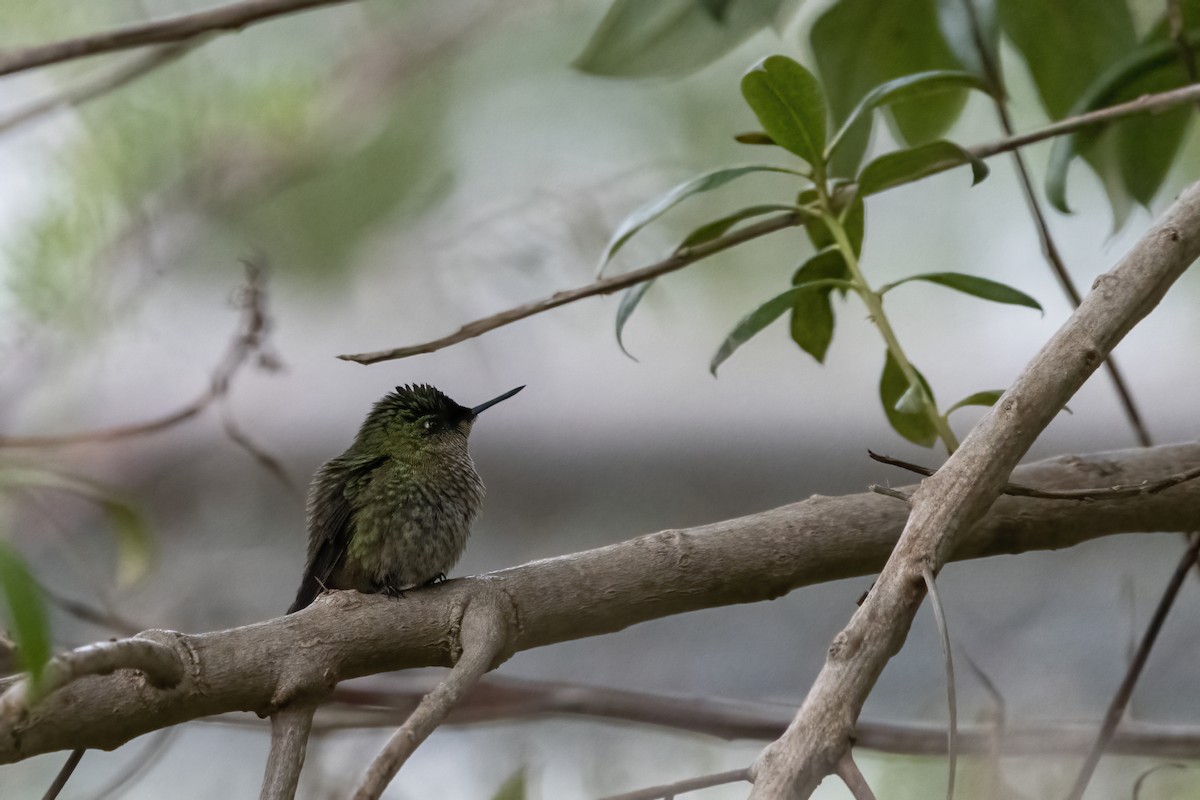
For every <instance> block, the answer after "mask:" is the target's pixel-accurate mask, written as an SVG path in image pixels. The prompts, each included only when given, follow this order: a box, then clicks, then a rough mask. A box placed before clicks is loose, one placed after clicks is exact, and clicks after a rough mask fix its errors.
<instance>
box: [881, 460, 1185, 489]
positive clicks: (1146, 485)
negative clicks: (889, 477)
mask: <svg viewBox="0 0 1200 800" xmlns="http://www.w3.org/2000/svg"><path fill="white" fill-rule="evenodd" d="M867 454H868V455H869V456H871V458H873V459H875V460H876V461H878V462H879V463H881V464H888V465H890V466H893V467H900V468H902V469H906V470H908V471H909V472H915V473H917V474H918V475H924V476H926V477H929V476H930V475H932V474H934V473H935V472H936V471H937V470H934V469H930V468H929V467H923V466H921V465H920V464H914V463H912V462H911V461H903V460H901V459H899V458H893V457H892V456H887V455H883V454H882V453H876V452H874V451H872V450H868V451H867ZM1196 478H1200V467H1193V468H1192V469H1186V470H1184V471H1182V472H1177V473H1175V474H1174V475H1168V476H1167V477H1165V478H1159V479H1158V480H1155V481H1145V482H1143V483H1138V484H1134V485H1131V486H1110V487H1108V488H1106V489H1067V490H1064V491H1049V490H1046V489H1035V488H1033V487H1031V486H1022V485H1021V484H1019V483H1006V484H1004V488H1003V489H1002V490H1001V492H1002V493H1003V494H1007V495H1012V496H1014V497H1032V498H1036V499H1038V500H1112V499H1116V498H1122V497H1140V496H1142V495H1147V494H1157V493H1159V492H1162V491H1166V490H1167V489H1170V488H1171V487H1173V486H1178V485H1179V484H1181V483H1187V482H1188V481H1192V480H1195V479H1196ZM871 491H875V492H879V494H886V495H889V496H895V493H893V492H891V491H880V489H879V488H877V487H874V486H872V487H871ZM901 499H908V498H901Z"/></svg>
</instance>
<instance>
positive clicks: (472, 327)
mask: <svg viewBox="0 0 1200 800" xmlns="http://www.w3.org/2000/svg"><path fill="white" fill-rule="evenodd" d="M1196 100H1200V83H1197V84H1192V85H1190V86H1185V87H1183V88H1181V89H1174V90H1172V91H1169V92H1161V93H1159V94H1152V95H1145V96H1143V97H1139V98H1138V99H1137V100H1133V101H1131V102H1128V103H1120V104H1118V105H1115V106H1110V107H1109V108H1102V109H1099V110H1097V111H1091V112H1089V113H1087V114H1080V115H1079V116H1077V117H1071V118H1069V119H1064V120H1061V121H1059V122H1056V123H1054V124H1052V125H1047V126H1045V127H1043V128H1039V129H1037V130H1034V131H1030V132H1029V133H1025V134H1021V135H1019V136H1011V137H1008V138H1005V139H1001V140H999V141H996V142H992V143H990V144H982V145H976V146H975V147H972V148H969V150H970V152H971V153H972V154H973V155H975V156H977V157H979V158H990V157H991V156H994V155H998V154H1000V153H1007V152H1010V151H1015V150H1017V149H1018V148H1021V147H1025V146H1027V145H1030V144H1034V143H1036V142H1040V141H1043V140H1045V139H1052V138H1054V137H1056V136H1062V135H1065V134H1068V133H1074V132H1075V131H1077V130H1081V129H1083V128H1087V127H1091V126H1094V125H1103V124H1105V123H1108V122H1113V121H1115V120H1118V119H1122V118H1124V117H1128V116H1132V115H1134V114H1145V113H1151V112H1155V111H1162V110H1165V109H1168V108H1174V107H1175V106H1178V105H1182V104H1184V103H1190V102H1192V101H1196ZM960 165H961V162H960V161H954V162H947V163H946V164H945V165H944V166H941V167H939V168H937V169H934V170H932V171H930V172H927V173H924V175H931V174H934V173H935V172H942V171H945V170H948V169H952V168H953V167H956V166H960ZM924 175H923V176H924ZM896 185H897V186H901V185H903V184H896ZM891 188H895V187H891ZM852 189H853V187H846V189H845V190H846V191H852ZM802 221H803V220H802V218H801V217H800V216H799V212H795V213H792V214H783V215H781V216H778V217H771V218H770V219H767V220H764V221H763V222H759V223H757V224H756V225H748V226H746V227H745V228H742V229H741V230H738V231H734V232H733V233H729V234H726V235H725V236H721V237H718V238H716V239H713V240H711V241H709V242H706V243H704V244H703V245H699V246H697V247H685V248H680V249H679V250H677V251H676V252H675V253H674V254H672V255H671V256H670V257H669V258H666V259H664V260H662V261H659V262H658V263H656V264H651V265H650V266H648V267H642V268H641V269H636V270H633V271H631V272H626V273H624V274H622V275H616V276H613V277H611V278H605V279H603V280H599V281H595V282H594V283H589V284H587V285H585V286H580V287H578V288H576V289H567V290H564V291H561V292H557V293H555V294H553V295H550V296H549V297H545V298H543V299H541V300H535V301H533V302H531V303H526V304H524V305H521V306H517V307H515V308H510V309H508V310H507V311H501V312H500V313H498V314H493V315H491V316H489V317H483V318H481V319H477V320H475V321H474V322H469V323H467V324H466V325H463V326H462V327H461V328H459V329H458V330H457V331H455V332H454V333H451V334H448V335H446V336H443V337H441V338H439V339H432V340H430V341H428V342H422V343H421V344H415V345H410V346H408V347H395V348H391V349H388V350H376V351H373V352H367V353H353V354H347V355H340V356H338V358H340V359H342V360H343V361H355V362H357V363H359V364H375V363H378V362H380V361H390V360H393V359H397V358H408V357H409V356H415V355H420V354H422V353H433V352H435V351H437V350H441V349H442V348H445V347H449V346H450V345H454V344H458V343H459V342H465V341H466V340H468V339H474V338H475V337H476V336H482V335H483V334H485V333H488V332H489V331H494V330H496V329H497V328H503V327H504V326H505V325H511V324H512V323H514V322H519V321H520V320H523V319H526V318H527V317H532V316H534V315H535V314H541V313H542V312H545V311H550V310H551V309H554V308H558V307H559V306H564V305H567V304H568V303H574V302H575V301H577V300H583V299H586V298H588V297H596V296H597V295H604V294H611V293H613V292H616V291H619V290H621V289H626V288H628V287H630V286H634V285H636V284H639V283H642V282H644V281H648V280H650V279H652V278H657V277H659V276H660V275H666V274H667V273H669V272H674V271H676V270H679V269H682V268H683V267H686V266H688V265H689V264H692V263H694V262H696V261H700V260H701V259H704V258H708V257H709V256H711V255H714V254H716V253H719V252H721V251H723V250H728V249H729V248H731V247H734V246H736V245H739V244H743V243H745V242H748V241H751V240H752V239H757V238H759V237H761V236H766V235H767V234H771V233H775V232H776V231H781V230H784V229H786V228H791V227H795V226H796V225H799V224H801V222H802Z"/></svg>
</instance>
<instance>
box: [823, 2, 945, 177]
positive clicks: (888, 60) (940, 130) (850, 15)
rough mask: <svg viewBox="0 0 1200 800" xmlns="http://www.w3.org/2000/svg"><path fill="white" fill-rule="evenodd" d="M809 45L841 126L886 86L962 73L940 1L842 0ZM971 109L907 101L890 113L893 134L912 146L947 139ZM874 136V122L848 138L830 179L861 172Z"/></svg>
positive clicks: (863, 123)
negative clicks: (923, 75) (931, 74)
mask: <svg viewBox="0 0 1200 800" xmlns="http://www.w3.org/2000/svg"><path fill="white" fill-rule="evenodd" d="M809 42H810V45H811V47H812V52H813V56H814V58H815V63H816V67H817V73H818V74H819V75H820V77H821V85H822V86H824V87H825V92H826V95H827V96H828V98H829V103H830V106H831V110H832V112H833V119H834V122H835V124H837V125H839V126H840V125H842V124H843V123H844V122H845V120H846V119H847V118H848V117H849V116H850V114H851V112H852V111H853V110H854V108H855V106H856V105H857V104H858V102H859V100H860V99H861V98H862V97H863V96H864V95H866V94H867V93H868V92H869V91H871V90H872V89H874V88H875V87H876V86H879V85H880V84H882V83H885V82H887V81H890V80H893V79H895V78H900V77H903V76H905V75H912V74H914V73H918V72H927V71H929V70H961V69H962V64H960V63H959V62H958V60H957V59H956V58H955V57H954V54H953V53H952V52H951V51H950V47H949V46H948V45H947V44H946V40H945V39H944V38H943V37H942V33H941V30H939V28H938V24H937V10H936V7H935V0H888V2H885V3H881V2H878V0H840V1H839V2H836V3H834V4H833V5H831V6H830V7H829V9H828V10H826V11H825V12H824V13H823V14H822V15H821V16H820V17H819V18H818V19H817V20H816V22H814V23H813V25H812V30H811V33H810V34H809ZM965 103H966V93H965V92H963V91H961V90H960V91H947V92H942V93H939V94H936V95H931V96H927V97H922V98H920V99H919V100H916V101H914V100H911V99H909V100H901V101H899V102H896V103H895V104H893V105H891V106H890V107H889V108H888V116H889V118H890V119H891V121H892V123H893V125H892V128H893V130H894V131H895V133H896V134H897V136H898V138H899V139H900V140H901V141H902V142H904V143H905V144H907V145H910V146H911V145H916V144H924V143H925V142H928V141H931V140H933V139H937V138H938V137H940V136H943V135H945V133H946V131H947V130H949V128H950V126H951V125H952V124H953V123H954V121H955V120H956V119H958V116H959V114H960V113H961V112H962V108H963V105H964V104H965ZM870 135H871V119H870V118H869V117H862V118H861V119H860V122H858V123H857V124H856V125H854V126H853V127H852V128H851V130H849V131H848V132H847V133H846V134H844V135H843V137H842V139H843V141H842V142H841V143H840V145H839V147H838V152H837V153H836V155H835V157H834V158H833V160H832V161H831V162H830V173H831V174H833V175H837V176H840V177H848V176H851V175H854V174H855V173H856V172H858V165H859V163H861V161H862V156H863V153H864V152H865V151H866V148H867V144H868V141H869V139H870Z"/></svg>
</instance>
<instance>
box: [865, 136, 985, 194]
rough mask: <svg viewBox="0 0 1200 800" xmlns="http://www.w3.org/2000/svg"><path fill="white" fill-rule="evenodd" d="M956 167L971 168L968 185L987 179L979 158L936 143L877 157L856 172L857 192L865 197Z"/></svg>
mask: <svg viewBox="0 0 1200 800" xmlns="http://www.w3.org/2000/svg"><path fill="white" fill-rule="evenodd" d="M960 164H970V165H971V185H972V186H973V185H975V184H977V183H979V182H980V181H981V180H983V179H984V178H986V177H987V176H988V166H987V164H985V163H983V161H982V160H981V159H980V158H978V157H977V156H974V155H972V154H971V153H970V152H969V151H967V150H965V149H963V148H962V147H960V146H959V145H957V144H955V143H954V142H948V141H945V140H940V141H936V142H930V143H929V144H923V145H920V146H918V147H913V148H911V149H909V150H897V151H895V152H892V153H885V154H884V155H881V156H880V157H879V158H877V159H875V160H874V161H872V162H871V163H870V164H867V165H866V166H865V167H863V170H862V172H861V173H859V176H858V192H859V194H860V195H862V196H863V197H866V196H867V195H872V194H876V193H878V192H882V191H883V190H884V189H891V188H892V187H894V186H901V185H903V184H905V183H912V182H913V181H917V180H920V179H921V178H924V177H926V176H929V175H934V174H936V173H939V172H944V171H946V169H948V168H950V167H954V166H958V165H960Z"/></svg>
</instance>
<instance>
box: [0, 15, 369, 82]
mask: <svg viewBox="0 0 1200 800" xmlns="http://www.w3.org/2000/svg"><path fill="white" fill-rule="evenodd" d="M348 2H352V0H241V2H238V3H229V4H228V5H224V6H218V7H216V8H210V9H208V10H207V11H197V12H195V13H193V14H179V15H177V16H174V17H166V18H164V19H156V20H151V21H149V22H139V23H136V24H134V25H126V26H124V27H120V28H113V29H111V30H107V31H101V32H99V33H92V34H88V35H87V36H80V37H77V38H74V39H64V40H62V41H58V42H50V43H49V44H42V45H37V46H35V47H27V48H24V49H20V50H8V51H0V75H10V74H12V73H14V72H21V71H23V70H27V69H34V68H36V67H44V66H46V65H47V64H56V63H58V62H61V61H70V60H72V59H76V58H83V57H85V56H94V55H98V54H100V53H111V52H114V51H117V50H128V49H130V48H132V47H142V46H144V45H150V44H163V43H165V42H178V41H182V40H185V39H191V38H192V37H194V36H200V35H203V34H206V33H213V32H218V31H220V32H226V33H228V32H234V31H240V30H241V29H243V28H245V27H248V26H250V25H253V24H254V23H256V22H262V21H264V20H268V19H272V18H274V17H279V16H283V15H285V14H295V13H297V12H299V11H307V10H309V9H311V8H317V7H320V6H332V5H340V4H342V3H348Z"/></svg>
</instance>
